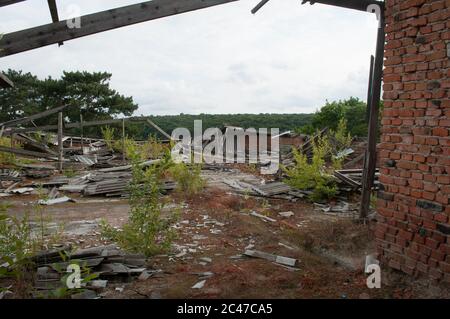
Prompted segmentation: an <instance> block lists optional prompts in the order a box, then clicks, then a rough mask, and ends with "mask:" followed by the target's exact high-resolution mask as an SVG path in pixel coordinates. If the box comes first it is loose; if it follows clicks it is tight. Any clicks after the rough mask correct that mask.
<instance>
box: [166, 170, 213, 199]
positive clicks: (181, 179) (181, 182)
mask: <svg viewBox="0 0 450 319" xmlns="http://www.w3.org/2000/svg"><path fill="white" fill-rule="evenodd" d="M201 171H202V166H201V164H193V165H190V166H188V165H186V164H185V163H183V162H181V163H178V164H175V165H174V166H172V167H171V169H170V174H171V176H172V177H173V178H174V180H175V181H176V182H177V189H178V190H179V191H181V192H184V193H186V194H188V195H194V194H197V193H199V192H200V191H201V190H202V189H203V187H205V181H204V180H203V178H202V177H201Z"/></svg>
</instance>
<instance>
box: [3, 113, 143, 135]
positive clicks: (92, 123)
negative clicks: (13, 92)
mask: <svg viewBox="0 0 450 319" xmlns="http://www.w3.org/2000/svg"><path fill="white" fill-rule="evenodd" d="M147 119H148V117H145V116H139V117H129V118H125V119H124V120H125V121H127V122H145V121H147ZM118 123H122V119H110V120H99V121H90V122H83V124H81V123H80V122H78V123H68V124H65V125H64V128H65V129H72V128H81V126H83V127H89V126H102V125H109V124H118ZM57 129H58V125H45V126H38V127H27V128H18V129H11V130H8V131H5V133H4V134H5V135H6V134H8V135H10V134H13V133H27V132H39V131H53V130H57Z"/></svg>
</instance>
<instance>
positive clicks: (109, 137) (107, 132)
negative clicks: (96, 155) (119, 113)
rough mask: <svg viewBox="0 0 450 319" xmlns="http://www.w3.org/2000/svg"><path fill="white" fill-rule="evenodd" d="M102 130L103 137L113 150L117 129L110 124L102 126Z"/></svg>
mask: <svg viewBox="0 0 450 319" xmlns="http://www.w3.org/2000/svg"><path fill="white" fill-rule="evenodd" d="M100 130H101V132H102V136H103V139H104V140H105V143H106V146H107V147H108V149H109V150H110V151H113V150H114V144H115V141H114V135H115V131H116V130H115V129H114V128H112V127H109V126H105V127H102V128H101V129H100Z"/></svg>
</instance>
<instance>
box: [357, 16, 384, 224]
mask: <svg viewBox="0 0 450 319" xmlns="http://www.w3.org/2000/svg"><path fill="white" fill-rule="evenodd" d="M385 39H386V34H385V21H384V11H383V10H381V15H380V25H379V27H378V36H377V49H376V55H375V65H374V74H373V89H372V97H371V103H370V104H371V109H370V117H369V135H368V145H367V150H366V157H365V160H364V171H363V179H362V196H361V208H360V211H359V217H360V219H365V218H366V217H367V214H368V212H369V209H370V195H371V194H372V186H373V182H374V178H375V169H376V165H377V140H378V113H379V111H380V98H381V82H382V77H383V62H384V44H385Z"/></svg>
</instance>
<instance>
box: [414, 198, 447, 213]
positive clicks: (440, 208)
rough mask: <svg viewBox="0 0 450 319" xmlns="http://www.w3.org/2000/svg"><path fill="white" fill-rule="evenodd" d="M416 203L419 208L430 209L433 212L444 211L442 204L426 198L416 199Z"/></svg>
mask: <svg viewBox="0 0 450 319" xmlns="http://www.w3.org/2000/svg"><path fill="white" fill-rule="evenodd" d="M416 205H417V206H418V207H420V208H423V209H427V210H432V211H435V212H442V211H444V207H443V206H442V205H440V204H437V203H434V202H431V201H427V200H417V202H416Z"/></svg>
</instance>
